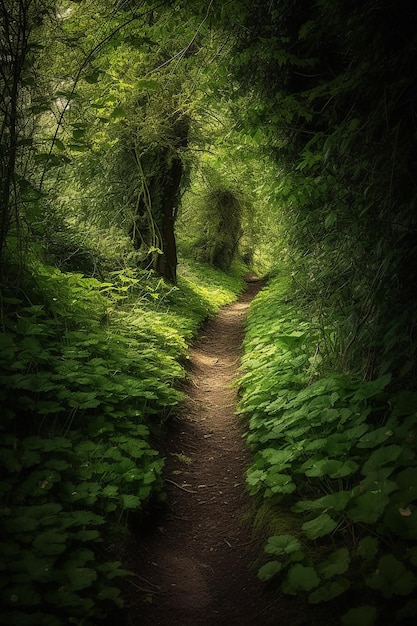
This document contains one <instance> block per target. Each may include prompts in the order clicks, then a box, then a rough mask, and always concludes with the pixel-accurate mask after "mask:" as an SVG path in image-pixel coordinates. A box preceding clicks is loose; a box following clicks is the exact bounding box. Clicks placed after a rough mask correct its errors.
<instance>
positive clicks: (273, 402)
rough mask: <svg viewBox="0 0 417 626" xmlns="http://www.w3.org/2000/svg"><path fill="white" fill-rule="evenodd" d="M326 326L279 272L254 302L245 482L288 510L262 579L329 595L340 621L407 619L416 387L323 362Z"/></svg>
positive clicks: (416, 496) (415, 568) (415, 552)
mask: <svg viewBox="0 0 417 626" xmlns="http://www.w3.org/2000/svg"><path fill="white" fill-rule="evenodd" d="M333 330H334V329H332V328H331V327H330V325H327V326H325V327H323V324H322V322H320V323H319V321H318V320H315V319H313V318H312V317H311V316H309V314H308V307H306V306H305V303H303V302H302V300H301V299H300V297H299V295H297V294H296V293H295V292H294V290H293V289H292V288H291V285H290V282H289V280H286V279H285V278H283V277H282V276H278V277H275V278H273V279H271V281H270V283H269V285H268V286H267V288H265V289H264V290H263V291H262V292H261V293H260V294H259V295H258V296H257V298H256V299H255V301H254V303H253V304H252V307H251V310H250V314H249V319H248V328H247V335H246V339H245V356H244V358H243V372H244V373H243V376H242V378H241V380H240V390H241V399H240V404H239V411H240V413H241V415H242V416H243V417H244V418H245V419H246V420H247V427H248V430H247V441H248V443H249V444H250V446H251V449H252V451H253V464H252V466H251V467H250V468H249V470H248V473H247V485H248V489H249V491H250V493H251V494H253V495H254V496H255V497H257V498H259V499H260V500H261V501H262V502H264V503H270V505H271V511H273V510H275V511H276V510H277V507H279V510H280V511H281V513H280V514H282V515H284V516H285V515H286V511H289V512H290V516H291V520H292V530H291V531H290V532H285V533H283V534H276V535H274V536H272V537H270V538H269V540H268V543H267V545H266V546H265V553H266V554H267V555H268V560H267V561H266V562H265V563H264V564H263V565H262V567H261V568H260V570H259V578H260V579H261V580H263V581H271V583H270V584H274V581H275V583H276V584H277V585H278V584H279V585H280V587H281V590H282V591H283V592H284V593H285V594H289V595H294V596H296V595H301V596H302V597H303V598H305V599H306V600H308V602H309V603H311V604H313V605H315V604H319V603H322V602H328V603H329V605H328V606H329V611H330V612H331V613H332V615H333V616H336V615H337V616H339V618H340V619H341V623H342V624H344V625H345V626H356V625H357V624H361V625H363V626H372V625H373V624H385V623H390V624H394V623H395V624H408V623H410V624H411V623H413V617H415V615H416V613H417V602H416V600H415V599H413V592H415V590H416V588H417V508H416V500H417V490H416V485H417V457H416V448H417V441H416V425H417V415H416V406H417V393H416V392H415V391H413V390H410V389H403V388H401V386H399V385H396V384H394V380H393V376H392V373H391V372H389V371H388V372H385V373H384V374H382V375H380V376H379V377H377V378H374V379H372V380H364V379H363V377H360V376H355V375H354V374H353V373H351V372H349V373H346V372H343V371H336V370H330V369H325V367H324V362H322V360H321V355H320V346H321V345H322V343H323V333H325V334H326V335H327V339H328V340H329V338H331V336H332V333H333ZM387 340H389V336H388V339H387ZM294 515H295V516H296V519H294ZM272 532H274V531H272ZM335 623H336V622H335Z"/></svg>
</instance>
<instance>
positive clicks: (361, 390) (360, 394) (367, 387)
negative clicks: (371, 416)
mask: <svg viewBox="0 0 417 626" xmlns="http://www.w3.org/2000/svg"><path fill="white" fill-rule="evenodd" d="M391 378H392V376H391V374H384V375H383V376H381V377H380V378H377V379H376V380H371V381H369V382H363V383H361V384H360V385H359V387H358V389H357V391H356V392H355V394H354V396H353V398H352V400H353V402H357V401H359V400H367V399H368V398H372V397H373V396H376V395H378V394H379V393H381V392H382V391H383V390H384V389H385V387H386V386H387V385H388V383H389V382H390V381H391Z"/></svg>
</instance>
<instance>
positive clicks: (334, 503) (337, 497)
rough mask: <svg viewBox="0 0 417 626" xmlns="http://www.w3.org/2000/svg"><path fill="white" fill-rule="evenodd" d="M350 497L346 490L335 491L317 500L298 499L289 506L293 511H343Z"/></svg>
mask: <svg viewBox="0 0 417 626" xmlns="http://www.w3.org/2000/svg"><path fill="white" fill-rule="evenodd" d="M351 498H352V496H351V494H350V493H349V492H348V491H336V492H334V493H330V494H328V495H327V496H322V497H321V498H318V499H317V500H300V501H299V502H297V503H296V504H295V505H294V506H293V507H291V510H292V511H294V512H295V513H300V512H301V511H323V510H324V511H327V510H329V509H334V510H335V511H343V510H344V509H345V508H346V506H347V505H348V503H349V502H350V500H351Z"/></svg>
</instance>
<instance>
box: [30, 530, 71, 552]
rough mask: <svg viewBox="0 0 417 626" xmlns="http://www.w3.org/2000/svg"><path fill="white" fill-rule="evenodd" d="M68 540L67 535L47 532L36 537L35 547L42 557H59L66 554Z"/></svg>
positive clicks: (52, 531) (51, 531)
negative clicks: (46, 555) (48, 555)
mask: <svg viewBox="0 0 417 626" xmlns="http://www.w3.org/2000/svg"><path fill="white" fill-rule="evenodd" d="M67 540H68V535H67V533H65V532H62V531H60V532H58V531H54V530H47V531H44V532H41V533H39V534H37V535H36V537H35V540H34V542H33V547H34V548H35V550H36V551H37V552H38V553H39V554H41V555H44V554H51V555H58V554H62V553H63V552H65V550H66V542H67Z"/></svg>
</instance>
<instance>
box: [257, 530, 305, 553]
mask: <svg viewBox="0 0 417 626" xmlns="http://www.w3.org/2000/svg"><path fill="white" fill-rule="evenodd" d="M300 548H301V543H300V542H299V541H298V539H296V538H295V537H293V536H292V535H276V536H274V537H269V539H268V543H267V544H266V546H265V552H266V553H267V554H275V555H276V556H279V555H280V554H291V553H292V552H296V551H298V550H300Z"/></svg>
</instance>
